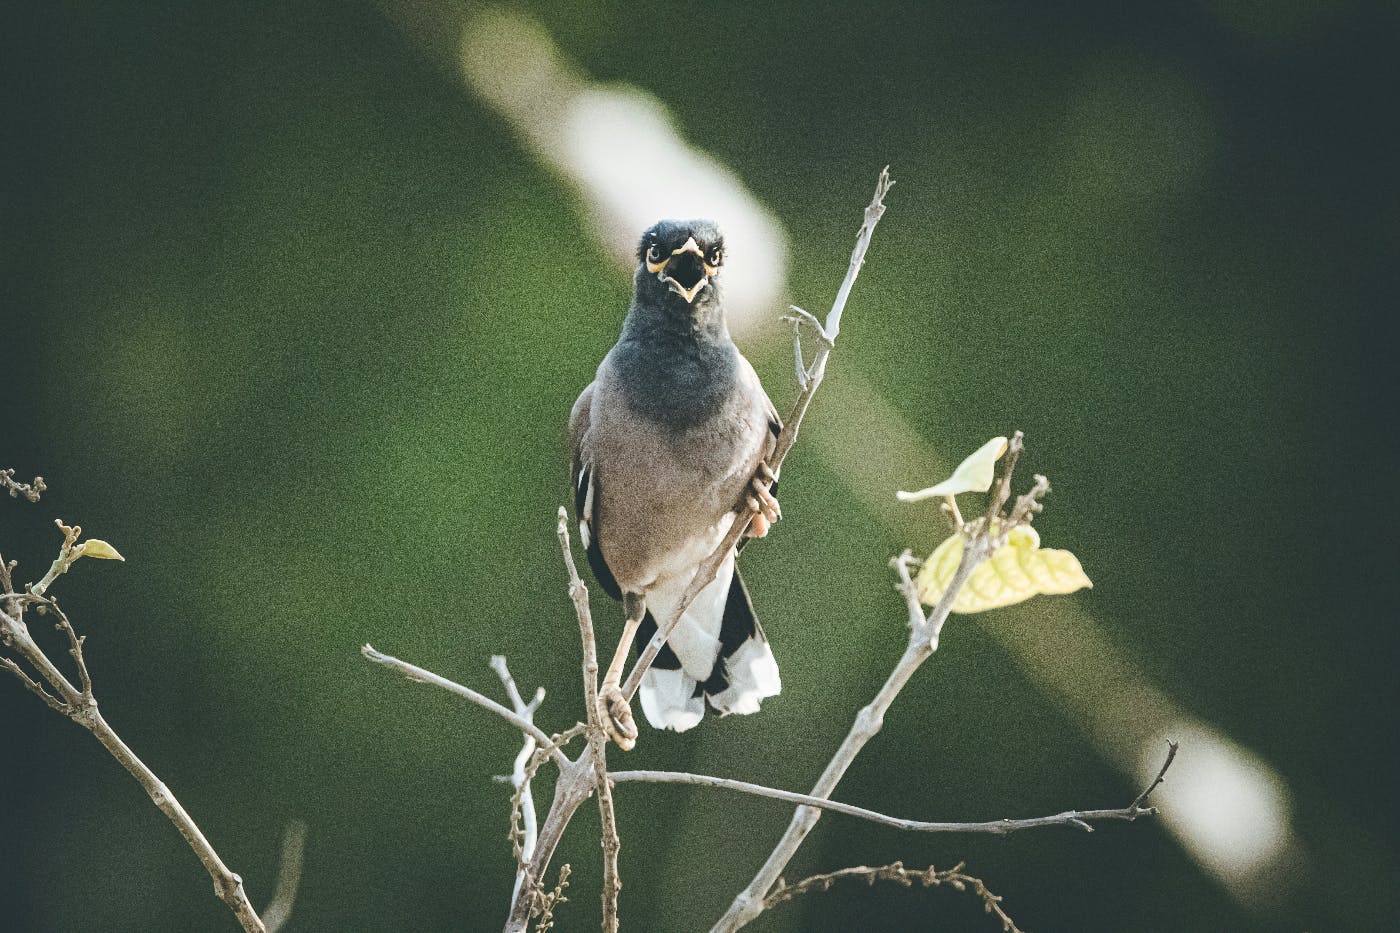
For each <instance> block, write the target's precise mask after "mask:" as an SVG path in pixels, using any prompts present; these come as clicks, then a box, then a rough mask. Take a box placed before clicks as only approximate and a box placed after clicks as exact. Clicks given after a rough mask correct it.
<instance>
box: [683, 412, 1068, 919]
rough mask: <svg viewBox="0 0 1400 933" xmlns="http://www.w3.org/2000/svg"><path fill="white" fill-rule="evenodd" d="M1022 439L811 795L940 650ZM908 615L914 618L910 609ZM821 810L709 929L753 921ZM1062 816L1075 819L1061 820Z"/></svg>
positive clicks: (984, 548) (839, 772) (985, 552)
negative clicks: (952, 566) (949, 571)
mask: <svg viewBox="0 0 1400 933" xmlns="http://www.w3.org/2000/svg"><path fill="white" fill-rule="evenodd" d="M1023 443H1024V440H1023V437H1022V434H1021V432H1020V431H1017V432H1016V434H1015V436H1014V437H1013V438H1012V440H1011V443H1010V445H1009V450H1008V452H1007V454H1008V455H1007V457H1006V458H1005V459H1004V460H1003V463H1002V468H1001V475H1000V477H999V482H998V483H997V484H996V486H995V487H994V492H993V493H992V496H991V499H992V501H993V502H997V503H999V504H998V506H997V508H996V510H990V509H989V511H988V513H987V517H986V519H985V520H982V519H978V520H977V521H975V522H971V523H968V524H966V525H964V527H963V534H964V535H966V536H967V541H966V543H965V544H964V546H963V552H962V557H961V559H960V560H959V562H958V567H957V570H956V571H955V572H954V573H953V578H952V580H950V581H949V584H948V588H947V589H946V590H945V591H944V593H943V595H942V597H941V598H940V599H939V600H938V603H937V605H935V606H934V607H933V608H932V609H930V610H929V612H928V615H927V616H925V617H924V618H923V619H922V620H921V621H920V623H919V624H911V628H910V632H909V644H908V646H907V647H906V648H905V650H904V654H903V655H902V656H901V657H900V659H899V661H898V663H897V664H896V665H895V668H894V670H893V671H892V672H891V673H890V675H889V677H888V678H887V679H886V680H885V683H884V685H883V686H882V687H881V688H880V690H879V692H878V693H876V695H875V698H874V699H873V700H871V701H870V703H869V704H867V705H866V706H865V707H864V708H863V709H862V710H861V711H860V713H858V714H857V716H856V719H855V722H854V723H853V724H852V725H851V730H850V732H849V733H847V735H846V738H845V739H844V740H843V741H842V742H841V745H840V747H839V748H838V749H837V750H836V753H835V754H834V755H833V756H832V758H831V761H830V762H828V763H827V766H826V768H825V770H823V771H822V774H821V777H820V778H818V779H817V783H816V785H815V786H814V787H813V789H812V794H811V796H813V797H819V798H822V799H827V798H830V796H831V795H832V793H834V792H835V790H836V786H837V784H839V783H840V781H841V778H842V777H843V776H844V775H845V773H846V771H847V769H848V768H850V766H851V763H852V762H853V761H854V760H855V758H856V756H857V755H858V754H860V752H861V750H862V749H863V748H864V747H865V745H866V744H867V743H868V742H869V741H870V740H871V739H872V738H874V736H875V735H876V733H878V732H879V731H880V728H881V726H882V725H883V723H884V718H885V712H886V711H887V710H888V709H889V708H890V705H891V704H892V703H893V702H894V701H895V698H896V697H898V696H899V693H900V691H901V690H903V689H904V685H905V684H906V683H908V682H909V678H911V677H912V676H913V675H914V672H915V671H916V670H918V669H919V667H920V666H921V665H922V664H923V663H924V661H925V660H927V659H928V658H929V657H931V656H932V655H933V653H934V652H935V651H937V650H938V644H939V636H940V634H941V633H942V630H943V623H944V622H945V621H947V618H948V615H949V614H950V613H951V612H952V610H953V605H954V604H955V603H956V602H957V598H958V594H959V593H961V592H962V588H963V585H964V584H966V583H967V580H968V577H970V576H971V575H972V572H973V571H974V570H975V569H976V568H977V567H978V566H979V565H980V564H982V562H984V561H985V560H987V559H988V558H989V557H990V556H991V555H992V553H993V552H994V551H995V550H996V547H997V545H998V543H1000V542H1001V541H1004V540H1005V535H1006V531H1005V528H1004V522H1003V515H1002V513H1001V507H1002V506H1004V505H1005V504H1006V502H1007V500H1008V499H1009V498H1010V495H1011V493H1010V489H1011V479H1012V474H1013V472H1014V470H1015V468H1016V461H1017V459H1018V458H1019V456H1020V453H1021V448H1022V446H1023ZM900 569H901V568H900V566H896V572H900ZM906 575H907V568H906ZM903 583H904V580H903V577H902V576H901V579H900V585H901V586H903ZM907 599H908V597H906V602H907ZM910 621H911V623H913V618H912V613H911V619H910ZM821 812H822V811H821V810H820V809H818V808H817V807H814V806H800V807H798V809H797V812H796V813H794V814H793V816H792V820H791V822H789V824H788V828H787V830H786V831H785V832H784V833H783V836H782V838H781V839H779V840H778V843H777V845H775V846H774V847H773V851H772V852H771V853H770V854H769V856H768V859H767V860H766V861H765V862H764V864H763V866H762V867H761V868H760V869H759V870H758V873H757V874H755V875H754V878H753V880H752V881H750V882H749V884H748V886H747V887H746V888H744V890H743V891H741V892H740V893H739V894H738V896H736V897H735V898H734V901H733V903H731V904H730V905H729V909H728V910H727V911H725V914H724V916H723V917H721V918H720V919H719V921H718V922H717V923H716V924H715V925H714V926H713V927H712V928H711V931H710V933H731V931H733V930H737V929H739V928H741V927H743V926H745V925H747V924H748V923H750V922H752V921H753V920H754V918H756V917H757V916H758V915H759V914H761V913H762V912H763V904H764V900H765V898H766V897H767V896H768V894H769V892H770V891H772V889H773V886H774V885H775V884H777V882H778V878H779V877H780V876H781V874H782V871H783V869H784V868H785V867H786V866H787V864H788V862H790V861H791V860H792V857H793V856H794V855H795V854H796V853H797V850H798V848H800V847H801V845H802V843H803V841H805V840H806V838H807V835H808V834H809V833H810V832H811V831H812V828H813V827H814V826H816V824H817V820H818V819H820V817H821ZM1062 822H1073V821H1072V820H1064V821H1062Z"/></svg>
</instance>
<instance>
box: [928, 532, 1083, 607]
mask: <svg viewBox="0 0 1400 933" xmlns="http://www.w3.org/2000/svg"><path fill="white" fill-rule="evenodd" d="M962 552H963V538H962V535H958V534H955V535H953V536H952V537H950V538H949V539H948V540H946V541H944V542H943V543H942V544H940V545H939V546H938V547H937V548H935V549H934V551H933V553H932V554H930V555H929V557H928V560H926V561H924V566H923V569H921V570H920V571H919V579H918V585H919V599H920V600H922V601H923V603H924V604H925V605H928V606H932V605H933V604H934V603H936V602H938V599H939V597H941V596H942V595H943V593H944V591H945V590H947V589H948V584H949V583H951V582H952V580H953V574H954V573H956V572H957V569H958V562H959V561H961V560H962ZM1093 585H1094V584H1093V582H1092V581H1090V579H1089V577H1088V576H1087V575H1085V573H1084V568H1083V567H1081V566H1079V558H1077V557H1075V556H1074V555H1073V554H1071V553H1070V552H1069V551H1062V550H1056V549H1054V548H1042V547H1041V546H1040V535H1039V534H1037V533H1036V531H1035V529H1034V528H1031V527H1029V526H1022V527H1020V528H1013V529H1012V530H1011V532H1010V533H1009V534H1008V535H1007V536H1006V543H1005V544H1003V545H1002V546H1001V547H1000V548H998V549H997V552H996V553H995V554H993V555H992V556H991V557H990V558H988V559H987V560H986V561H984V562H983V563H982V565H981V566H979V567H978V568H977V569H976V570H974V571H972V575H971V576H970V577H968V578H967V582H966V583H964V584H963V588H962V590H960V591H959V592H958V598H957V601H956V602H954V603H953V611H954V612H985V611H986V610H988V609H997V608H1000V607H1002V606H1011V605H1014V604H1015V603H1019V602H1023V601H1025V600H1027V599H1030V598H1031V597H1032V596H1040V595H1057V594H1060V593H1073V592H1074V591H1075V590H1080V589H1083V588H1084V587H1086V586H1087V587H1092V586H1093Z"/></svg>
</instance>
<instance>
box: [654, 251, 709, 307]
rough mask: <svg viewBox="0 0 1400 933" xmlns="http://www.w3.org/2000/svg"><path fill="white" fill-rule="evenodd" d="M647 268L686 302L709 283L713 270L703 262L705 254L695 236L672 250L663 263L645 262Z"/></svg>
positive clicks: (689, 302) (692, 300)
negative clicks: (669, 256)
mask: <svg viewBox="0 0 1400 933" xmlns="http://www.w3.org/2000/svg"><path fill="white" fill-rule="evenodd" d="M647 268H648V269H650V270H651V271H652V272H655V273H656V277H657V278H658V279H660V280H661V281H663V282H665V283H666V284H667V285H668V286H669V287H670V289H671V291H673V292H675V293H676V294H677V295H680V296H681V297H682V298H684V299H685V300H686V303H687V304H692V303H694V301H695V296H696V295H699V294H700V290H701V289H703V288H704V287H705V286H706V285H709V284H710V275H711V274H712V273H713V272H714V270H713V269H711V268H710V267H709V266H708V265H707V264H706V263H705V255H704V253H702V252H700V244H699V243H696V242H695V237H691V238H690V239H688V240H686V241H685V243H684V244H682V245H681V246H679V247H678V248H676V249H674V250H672V251H671V258H670V259H667V260H666V261H665V262H663V263H656V264H652V263H647Z"/></svg>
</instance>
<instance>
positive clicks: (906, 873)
mask: <svg viewBox="0 0 1400 933" xmlns="http://www.w3.org/2000/svg"><path fill="white" fill-rule="evenodd" d="M963 867H964V864H963V863H962V862H959V863H958V864H956V865H954V866H953V867H952V868H944V869H937V868H934V867H933V866H932V865H930V866H929V867H928V868H924V869H920V870H917V871H914V870H910V869H908V868H905V867H904V863H903V862H894V863H892V864H890V865H881V866H879V867H877V868H870V867H868V866H866V865H857V866H855V867H853V868H842V869H840V870H838V871H831V872H826V873H825V874H821V875H812V876H811V877H809V878H803V879H802V880H801V881H799V882H797V883H796V884H791V885H790V884H787V883H785V882H784V881H783V879H781V878H779V879H778V885H777V887H776V888H774V889H773V893H772V894H770V895H768V897H766V898H764V900H763V909H764V910H768V909H769V908H772V907H776V906H778V905H779V904H785V903H787V902H788V901H790V900H792V899H793V898H796V897H801V896H802V895H803V894H807V893H808V892H811V891H829V890H831V886H832V885H833V884H835V883H836V882H838V881H842V880H845V879H849V878H858V879H860V880H862V881H864V882H865V883H866V884H869V885H874V884H875V882H877V881H893V882H894V883H895V884H898V885H900V886H901V887H906V888H911V887H913V886H914V884H915V883H916V882H917V883H918V884H920V885H922V886H923V887H925V888H930V887H938V886H941V885H945V884H946V885H948V886H949V887H951V888H953V889H954V890H957V891H966V890H968V889H971V890H972V893H974V894H976V895H977V896H978V897H980V898H981V899H982V909H983V910H985V911H986V912H987V913H989V914H993V915H995V916H996V918H997V919H998V920H1000V921H1001V929H1002V933H1023V931H1022V930H1021V929H1020V928H1019V927H1017V926H1016V923H1015V922H1014V921H1013V920H1012V919H1011V917H1009V916H1008V915H1007V913H1006V910H1005V908H1003V907H1002V906H1001V897H1000V895H997V894H993V893H992V892H991V891H989V890H987V886H986V884H984V883H983V882H982V879H981V878H976V877H973V876H972V875H969V874H967V873H966V872H964V871H963Z"/></svg>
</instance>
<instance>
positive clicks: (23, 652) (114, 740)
mask: <svg viewBox="0 0 1400 933" xmlns="http://www.w3.org/2000/svg"><path fill="white" fill-rule="evenodd" d="M60 527H61V528H64V529H65V531H64V535H65V549H68V548H71V546H72V541H73V540H76V537H77V533H78V531H79V529H77V528H73V529H67V528H66V526H63V525H62V524H61V523H60ZM70 532H71V536H70ZM75 559H76V558H75ZM70 563H71V561H70ZM65 569H66V568H65ZM58 572H59V573H61V572H62V571H61V570H60V571H58ZM53 575H54V576H57V574H53ZM21 600H22V601H23V602H30V603H37V604H38V605H39V609H40V611H52V612H53V613H55V615H56V616H57V617H58V619H59V623H58V625H57V627H58V628H59V630H60V631H63V632H65V633H66V634H67V635H68V638H69V645H70V647H69V651H70V652H71V653H72V654H73V657H74V659H75V661H76V662H77V664H78V671H79V675H80V682H81V686H76V685H74V684H73V683H72V681H70V680H69V679H68V678H67V677H66V676H64V674H63V672H62V671H60V670H59V669H58V667H57V666H56V665H55V664H54V663H53V661H51V660H50V659H49V657H48V655H46V654H45V653H44V651H43V649H42V648H40V647H39V645H38V643H37V642H35V641H34V638H33V637H32V636H31V635H30V634H29V629H28V627H27V626H26V625H25V624H24V622H23V621H22V620H20V619H16V618H14V617H13V616H11V615H9V614H8V613H5V612H0V636H3V642H4V644H5V645H7V646H8V647H10V648H11V649H13V650H14V651H15V652H17V653H18V654H19V655H20V656H21V657H22V658H23V659H24V660H25V661H26V662H27V663H28V664H29V665H30V666H31V667H33V668H34V670H36V671H38V672H39V674H40V675H41V676H42V677H43V678H44V680H46V681H48V683H49V686H50V687H51V688H52V690H53V693H48V691H45V690H43V689H42V688H41V687H39V685H38V683H37V681H35V680H34V679H33V678H32V677H29V676H28V675H27V674H25V673H24V671H23V670H22V669H21V668H20V667H19V665H18V664H17V663H16V662H14V661H13V660H11V659H9V658H3V657H0V666H4V667H6V668H8V669H9V670H11V671H13V672H14V673H16V674H17V675H19V676H20V681H21V682H22V683H24V684H25V686H26V687H28V688H29V689H30V690H32V691H33V692H35V693H37V694H38V695H39V696H40V698H41V699H43V700H44V702H46V703H47V704H48V705H49V706H50V707H51V708H53V709H55V710H57V711H58V712H61V713H63V714H64V715H66V716H67V717H68V718H70V719H72V720H73V721H74V722H76V723H77V724H78V725H80V726H82V727H83V728H84V729H87V730H88V731H89V732H91V733H92V734H93V736H94V737H95V738H96V739H97V741H99V742H101V743H102V747H103V748H105V749H107V751H108V752H109V753H111V755H112V757H113V758H115V759H117V761H118V762H119V763H120V764H121V765H122V767H124V768H126V770H127V771H128V772H129V773H130V774H131V776H132V777H134V778H136V780H137V781H138V782H139V783H140V784H141V786H142V788H144V789H145V791H146V793H147V795H148V796H150V798H151V802H152V803H154V804H155V805H156V807H158V808H159V809H160V811H161V812H162V813H164V814H165V816H166V818H167V819H169V820H170V822H171V823H173V824H174V826H175V828H176V829H177V830H179V832H180V835H181V836H183V837H184V839H185V842H186V843H188V845H189V847H190V849H191V850H193V852H194V854H195V856H196V857H198V859H199V861H200V863H201V864H203V865H204V869H205V871H207V872H208V873H209V877H210V879H211V880H212V881H213V882H214V893H215V895H216V896H217V897H218V898H219V900H221V901H223V902H224V903H225V904H226V905H228V908H229V909H230V910H231V911H233V914H234V916H235V917H236V918H238V922H239V923H240V924H241V925H242V927H243V929H244V930H245V931H247V933H265V930H264V927H263V923H262V921H261V920H260V919H259V918H258V914H257V911H255V910H253V905H252V902H250V901H249V900H248V895H247V893H246V892H245V891H244V890H243V879H242V878H240V877H238V875H236V874H235V873H234V872H232V871H231V870H229V867H228V866H227V865H225V864H224V862H223V859H221V858H220V857H219V853H218V852H216V851H215V850H214V847H213V846H212V845H211V844H210V843H209V840H208V839H207V838H206V837H205V835H204V832H203V830H201V829H200V828H199V825H198V824H197V823H195V821H194V818H193V817H191V816H190V814H189V812H188V811H187V810H185V808H184V806H183V805H182V804H181V803H180V801H179V800H178V799H177V798H176V797H175V795H174V794H173V793H171V792H170V788H168V787H166V786H165V783H164V782H162V781H161V780H160V778H158V777H157V776H156V774H155V772H154V771H152V770H151V769H150V768H149V767H147V765H146V763H145V762H144V761H142V760H141V759H140V758H139V757H137V755H136V753H135V752H133V751H132V750H131V748H130V747H129V746H128V745H127V744H126V742H124V741H122V738H121V736H119V735H118V734H117V732H116V730H114V729H113V728H112V727H111V725H110V724H108V722H107V720H106V719H104V718H103V716H102V713H101V712H100V711H99V710H98V708H97V700H96V698H94V697H93V694H92V682H91V679H90V677H89V676H88V670H87V664H86V662H85V661H84V660H83V657H82V643H83V640H82V638H81V637H80V636H78V635H77V633H76V632H74V631H73V626H72V624H71V623H70V622H69V621H68V617H67V616H66V615H64V614H63V611H62V610H61V609H59V607H58V604H57V603H56V602H54V601H53V599H51V598H47V597H43V596H42V594H41V593H38V592H35V588H33V587H31V589H30V592H29V593H26V594H24V595H23V596H22V597H9V596H7V598H6V602H9V603H15V602H17V601H21ZM31 684H33V685H34V686H30V685H31Z"/></svg>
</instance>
